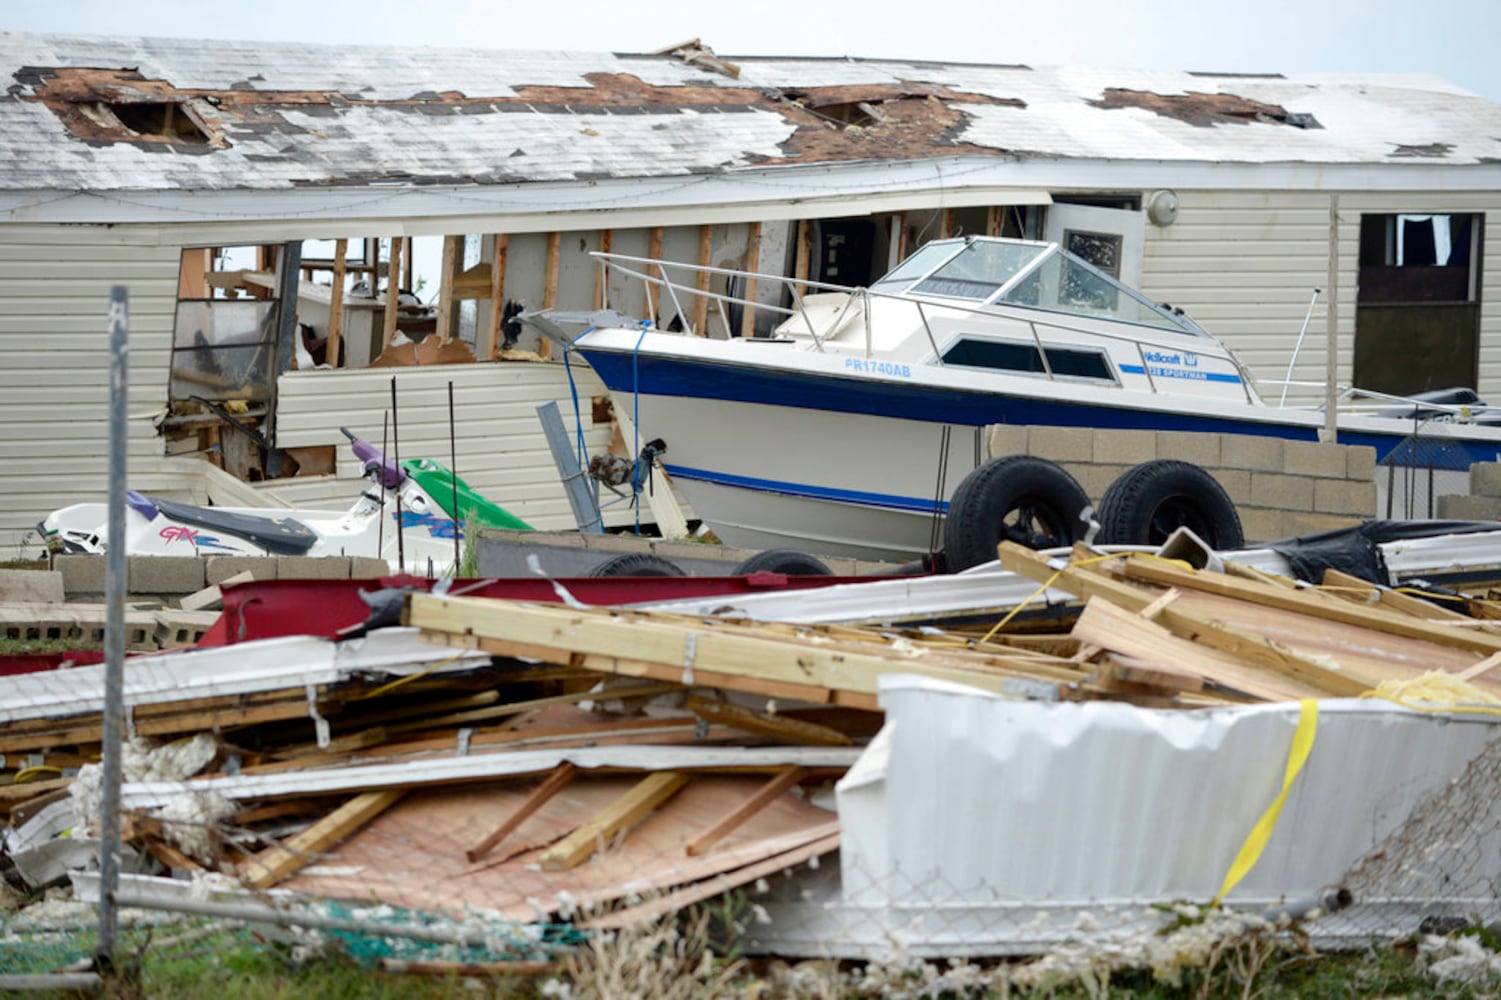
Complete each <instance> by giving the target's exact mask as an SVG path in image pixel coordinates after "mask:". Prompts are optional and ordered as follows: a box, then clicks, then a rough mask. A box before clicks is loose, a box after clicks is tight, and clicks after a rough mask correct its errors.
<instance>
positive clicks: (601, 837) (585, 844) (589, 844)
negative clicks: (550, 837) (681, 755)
mask: <svg viewBox="0 0 1501 1000" xmlns="http://www.w3.org/2000/svg"><path fill="white" fill-rule="evenodd" d="M688 779H689V775H687V774H684V773H682V772H681V771H657V772H655V773H653V774H649V775H647V776H646V777H645V778H642V779H641V781H640V782H638V783H637V784H636V786H635V787H634V788H632V789H631V790H630V791H629V792H626V793H625V794H624V795H622V796H621V797H620V798H618V799H616V800H615V801H614V802H613V803H611V805H610V806H609V808H607V809H605V810H604V811H603V812H601V813H600V814H599V815H597V816H595V817H594V818H593V819H591V820H590V821H589V822H587V823H585V824H584V825H583V826H581V827H579V828H578V829H577V830H574V831H573V832H572V833H570V834H569V835H568V836H566V837H564V838H563V839H562V840H560V841H558V843H556V844H554V845H553V846H552V847H550V848H548V850H547V851H545V852H544V853H543V854H542V856H541V857H540V858H538V859H537V860H538V864H539V865H540V866H541V868H542V870H543V871H545V872H561V871H567V870H568V869H570V868H577V867H578V866H579V865H581V864H583V863H584V862H585V861H587V860H588V859H589V858H590V856H592V855H593V854H594V853H595V852H597V851H601V850H603V849H604V847H605V845H606V844H607V843H608V842H609V841H610V839H611V838H613V837H614V836H615V835H616V834H617V833H619V832H621V831H622V830H625V829H627V828H628V827H630V826H632V825H634V824H635V823H636V822H638V821H639V820H641V819H642V818H643V817H645V816H646V815H647V814H648V813H650V812H651V811H652V810H653V809H655V808H657V806H659V805H661V804H662V803H663V802H666V801H667V800H668V799H670V798H672V797H673V796H674V795H676V794H677V793H678V790H679V789H681V788H682V787H683V786H684V785H686V784H687V783H688Z"/></svg>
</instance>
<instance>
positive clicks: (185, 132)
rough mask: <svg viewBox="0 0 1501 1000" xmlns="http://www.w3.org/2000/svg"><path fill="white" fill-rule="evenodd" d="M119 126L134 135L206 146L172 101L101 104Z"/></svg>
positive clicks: (190, 120) (188, 117)
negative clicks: (118, 122)
mask: <svg viewBox="0 0 1501 1000" xmlns="http://www.w3.org/2000/svg"><path fill="white" fill-rule="evenodd" d="M104 107H105V108H107V109H108V110H109V112H110V113H111V114H113V115H114V116H115V117H116V118H117V119H119V121H120V124H121V125H123V126H125V127H126V128H128V129H130V131H132V132H134V133H136V134H137V135H153V136H160V137H162V138H166V139H171V140H173V141H175V142H182V143H190V144H194V145H200V146H203V145H207V144H208V142H209V137H208V134H207V133H206V132H204V131H203V129H201V128H199V127H198V123H197V122H196V121H194V120H193V117H192V116H191V115H189V114H188V112H187V111H186V110H185V109H184V108H183V107H182V106H181V105H180V104H178V103H177V102H175V101H131V102H128V103H114V102H105V104H104Z"/></svg>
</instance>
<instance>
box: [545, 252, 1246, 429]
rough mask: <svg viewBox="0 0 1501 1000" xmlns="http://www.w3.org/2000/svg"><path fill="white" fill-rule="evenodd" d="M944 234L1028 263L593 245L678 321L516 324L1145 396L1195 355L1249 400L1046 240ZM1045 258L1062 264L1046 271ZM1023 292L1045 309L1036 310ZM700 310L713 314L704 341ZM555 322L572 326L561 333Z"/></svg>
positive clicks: (1230, 366)
mask: <svg viewBox="0 0 1501 1000" xmlns="http://www.w3.org/2000/svg"><path fill="white" fill-rule="evenodd" d="M946 242H947V243H951V244H953V246H954V248H955V249H956V250H959V249H963V248H967V247H971V246H981V245H984V246H991V245H994V246H999V247H1009V246H1013V245H1016V246H1020V247H1022V248H1024V249H1026V250H1027V252H1028V253H1029V254H1031V255H1032V256H1033V258H1034V259H1033V260H1031V262H1030V263H1028V264H1027V265H1026V266H1023V267H1020V268H1017V269H1015V270H1014V271H1013V273H1011V274H1009V275H1008V276H1007V277H1006V279H1005V280H995V281H991V282H989V283H986V282H983V281H979V280H972V281H961V280H958V279H951V278H942V279H941V280H940V278H939V277H935V274H941V273H942V271H943V267H942V266H939V267H931V268H928V269H926V270H925V271H917V272H914V271H911V270H909V269H908V264H903V265H900V266H899V267H898V268H897V269H896V270H894V271H893V272H891V274H890V275H888V276H886V277H884V278H882V279H880V280H879V281H877V282H876V283H875V284H874V285H873V286H872V287H870V288H858V287H852V286H847V285H838V284H833V283H830V282H822V281H813V280H808V279H799V278H794V277H787V276H784V275H776V274H766V273H762V272H755V271H745V270H737V269H732V268H723V267H713V266H709V265H702V264H687V263H680V262H675V261H668V260H660V259H655V258H648V257H635V256H629V255H624V254H616V253H607V252H596V253H595V254H593V256H594V257H596V258H597V259H598V260H599V262H600V268H601V283H600V284H601V287H602V288H605V289H612V288H614V289H617V291H616V293H615V294H616V296H617V298H619V297H620V293H619V291H618V289H619V287H620V286H621V284H622V282H620V281H618V280H617V281H615V282H614V283H613V284H612V281H611V279H612V278H615V279H621V278H623V279H625V282H624V283H625V284H626V285H627V286H630V285H635V286H636V287H638V288H639V289H640V291H639V292H636V293H634V294H632V295H631V298H632V299H633V301H635V302H637V303H644V304H645V309H644V312H645V313H646V315H647V316H648V317H655V316H658V315H661V314H664V313H665V314H669V315H672V316H675V317H676V320H675V322H674V325H675V326H677V327H680V329H664V328H663V327H661V326H660V325H658V324H657V323H656V322H655V321H654V320H652V319H642V318H637V317H635V316H631V315H627V314H625V313H623V312H621V311H619V310H618V309H614V308H611V307H610V303H609V302H608V301H607V302H606V303H605V304H604V308H602V309H597V310H590V311H563V310H555V309H551V310H540V311H530V312H527V313H524V314H522V315H521V316H520V317H519V319H520V320H521V322H523V323H525V324H527V325H530V326H532V327H533V328H535V329H536V330H538V332H539V333H541V334H542V335H544V336H546V337H548V338H549V339H550V340H553V341H554V342H556V343H558V344H559V345H561V346H563V347H572V346H574V342H575V341H577V340H578V339H579V338H580V337H582V336H584V334H586V333H588V332H591V331H593V330H604V329H615V330H627V331H643V332H651V333H680V334H681V335H682V336H685V337H695V336H697V337H701V338H709V339H730V340H737V341H743V342H746V343H749V344H758V345H767V346H770V345H779V346H780V347H782V348H785V349H792V350H803V351H808V352H811V353H815V354H839V355H843V356H846V357H851V356H852V357H859V358H863V359H866V360H889V361H893V362H899V363H902V364H906V365H914V364H921V365H926V366H930V367H934V368H948V367H956V368H967V369H988V370H990V371H992V372H993V373H995V374H999V375H1011V376H1025V377H1027V378H1029V379H1039V378H1040V379H1043V380H1045V381H1070V382H1080V381H1083V382H1087V383H1090V384H1094V385H1098V386H1100V387H1102V388H1114V387H1118V386H1122V385H1128V384H1129V385H1130V387H1131V388H1134V389H1137V390H1140V391H1145V392H1147V393H1149V394H1158V393H1168V394H1171V393H1172V392H1173V391H1174V390H1178V391H1181V390H1182V389H1183V385H1181V384H1173V385H1164V380H1176V382H1178V383H1181V382H1182V381H1183V376H1184V370H1183V368H1182V367H1181V366H1179V365H1177V364H1176V363H1175V360H1176V359H1179V358H1182V359H1191V360H1190V361H1189V364H1197V363H1199V361H1200V359H1203V360H1206V361H1209V362H1211V363H1213V364H1216V365H1218V366H1219V368H1220V369H1222V370H1220V371H1216V372H1214V373H1213V374H1208V375H1207V378H1205V379H1204V381H1202V382H1201V384H1200V386H1197V387H1195V388H1198V389H1199V390H1201V391H1202V390H1203V388H1204V385H1205V384H1209V385H1217V387H1218V388H1220V389H1222V390H1229V391H1230V392H1231V393H1233V395H1234V397H1235V398H1236V399H1237V400H1238V401H1240V402H1242V403H1247V404H1251V405H1255V406H1260V405H1263V404H1262V400H1261V399H1260V397H1259V396H1258V395H1257V394H1256V392H1255V389H1254V387H1253V380H1252V378H1251V376H1250V374H1249V372H1247V370H1246V369H1245V368H1244V366H1242V365H1241V363H1240V361H1239V360H1238V359H1237V358H1236V357H1235V356H1234V354H1233V353H1232V352H1230V351H1229V350H1228V349H1227V348H1226V347H1225V346H1224V345H1223V344H1221V343H1220V342H1219V341H1217V340H1216V339H1215V338H1213V337H1212V336H1210V335H1209V334H1208V333H1206V332H1204V331H1203V330H1201V329H1200V328H1199V327H1198V326H1196V325H1195V324H1194V323H1193V322H1192V321H1191V320H1189V319H1188V318H1187V317H1186V316H1185V315H1183V314H1182V313H1181V312H1178V311H1175V310H1171V309H1169V308H1167V307H1164V306H1159V305H1157V304H1156V303H1153V302H1151V301H1150V300H1148V299H1146V298H1144V297H1143V296H1141V295H1140V294H1139V293H1137V292H1134V291H1133V290H1131V289H1129V288H1127V287H1126V286H1124V285H1122V284H1120V283H1119V282H1117V281H1116V280H1115V279H1113V278H1109V277H1108V276H1106V275H1104V274H1103V273H1102V272H1099V271H1097V270H1096V269H1094V268H1092V267H1091V266H1090V265H1088V264H1087V263H1085V262H1084V261H1081V260H1078V259H1077V258H1074V257H1073V256H1072V255H1068V254H1067V253H1066V252H1065V251H1063V250H1061V249H1060V248H1058V247H1057V246H1056V245H1055V244H1037V243H1030V242H1025V241H1007V240H990V239H987V240H980V239H975V240H971V241H967V242H966V241H946ZM932 246H933V244H929V247H932ZM927 249H928V248H926V247H925V248H924V250H925V251H926V250H927ZM920 256H921V253H920V254H918V255H915V256H914V257H913V258H909V263H910V261H912V260H916V259H917V258H918V257H920ZM1054 261H1057V262H1061V265H1060V266H1063V265H1066V267H1067V269H1068V270H1066V271H1061V270H1059V268H1058V267H1054V268H1052V270H1051V271H1050V270H1049V267H1048V265H1049V263H1050V262H1054ZM904 272H905V276H904ZM914 274H915V275H916V277H915V278H913V277H911V276H912V275H914ZM1085 279H1087V281H1086V280H1085ZM1069 282H1072V285H1070V284H1069ZM883 286H884V287H883ZM1069 288H1073V289H1074V291H1073V292H1070V291H1069V290H1068V289H1069ZM721 289H723V290H721ZM933 289H937V290H936V291H934V290H933ZM1035 300H1044V301H1046V302H1049V303H1052V305H1053V306H1054V307H1053V308H1044V307H1041V306H1038V305H1036V304H1035ZM1091 303H1092V304H1091ZM1107 304H1108V307H1107ZM711 311H712V315H713V317H714V318H716V319H717V321H718V323H717V325H718V330H716V331H714V332H715V334H716V335H715V336H714V337H710V330H709V327H711V325H713V324H712V323H711V320H710V316H711ZM565 327H575V328H578V327H582V328H584V329H583V330H582V331H581V332H578V333H573V334H570V333H568V332H567V331H566V330H565V329H564V328H565ZM741 334H746V335H745V336H741ZM973 345H980V346H982V347H983V348H984V351H983V352H981V353H983V354H984V355H985V356H984V357H983V358H978V359H977V358H976V356H975V355H976V352H975V351H974V350H966V349H965V348H967V347H972V346H973ZM1091 358H1093V359H1094V360H1091ZM1081 359H1083V360H1082V362H1081ZM1194 374H1197V373H1194ZM1195 394H1198V393H1195Z"/></svg>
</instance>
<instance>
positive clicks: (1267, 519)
mask: <svg viewBox="0 0 1501 1000" xmlns="http://www.w3.org/2000/svg"><path fill="white" fill-rule="evenodd" d="M1236 513H1237V514H1239V515H1240V530H1241V531H1242V532H1243V533H1244V534H1245V536H1246V544H1247V545H1257V544H1260V543H1261V542H1273V541H1276V540H1277V539H1279V538H1281V537H1283V535H1282V511H1280V510H1271V509H1269V508H1267V507H1241V508H1239V509H1238V510H1236Z"/></svg>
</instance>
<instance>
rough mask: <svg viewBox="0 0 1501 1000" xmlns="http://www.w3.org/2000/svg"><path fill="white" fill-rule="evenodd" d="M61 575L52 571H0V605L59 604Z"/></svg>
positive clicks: (61, 596)
mask: <svg viewBox="0 0 1501 1000" xmlns="http://www.w3.org/2000/svg"><path fill="white" fill-rule="evenodd" d="M66 599H67V597H66V595H65V592H64V590H63V575H62V574H61V573H59V572H58V571H57V570H53V569H0V603H5V602H9V601H24V602H26V603H27V604H61V603H62V602H63V601H65V600H66Z"/></svg>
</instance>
